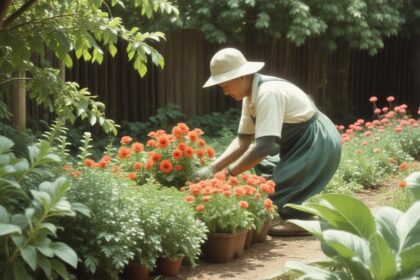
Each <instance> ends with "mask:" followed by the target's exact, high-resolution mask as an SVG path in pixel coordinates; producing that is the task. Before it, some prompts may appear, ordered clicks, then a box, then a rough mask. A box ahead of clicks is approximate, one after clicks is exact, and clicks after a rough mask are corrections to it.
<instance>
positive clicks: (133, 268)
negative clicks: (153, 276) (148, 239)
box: [124, 262, 150, 280]
mask: <svg viewBox="0 0 420 280" xmlns="http://www.w3.org/2000/svg"><path fill="white" fill-rule="evenodd" d="M149 273H150V269H149V268H147V267H146V266H144V265H142V264H140V263H136V262H133V263H130V264H129V265H128V266H127V267H126V268H125V271H124V277H125V279H127V280H148V279H149Z"/></svg>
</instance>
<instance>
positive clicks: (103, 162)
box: [98, 159, 109, 169]
mask: <svg viewBox="0 0 420 280" xmlns="http://www.w3.org/2000/svg"><path fill="white" fill-rule="evenodd" d="M108 163H109V162H108V161H105V160H103V159H101V160H100V161H99V162H98V166H99V167H101V168H104V169H105V168H106V166H107V165H108Z"/></svg>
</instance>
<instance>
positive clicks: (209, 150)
mask: <svg viewBox="0 0 420 280" xmlns="http://www.w3.org/2000/svg"><path fill="white" fill-rule="evenodd" d="M215 154H216V153H215V151H214V149H213V148H211V147H208V148H207V155H208V156H209V158H213V157H214V155H215Z"/></svg>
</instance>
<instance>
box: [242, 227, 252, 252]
mask: <svg viewBox="0 0 420 280" xmlns="http://www.w3.org/2000/svg"><path fill="white" fill-rule="evenodd" d="M253 235H254V230H253V229H249V230H248V232H247V233H246V238H245V245H244V248H245V249H248V248H249V247H251V243H252V236H253Z"/></svg>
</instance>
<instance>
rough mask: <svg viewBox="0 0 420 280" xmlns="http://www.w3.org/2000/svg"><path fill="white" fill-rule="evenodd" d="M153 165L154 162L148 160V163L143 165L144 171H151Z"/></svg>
mask: <svg viewBox="0 0 420 280" xmlns="http://www.w3.org/2000/svg"><path fill="white" fill-rule="evenodd" d="M154 164H155V162H154V161H153V160H152V159H149V160H148V161H146V164H145V165H144V168H145V169H146V170H150V169H152V167H153V165H154Z"/></svg>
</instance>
